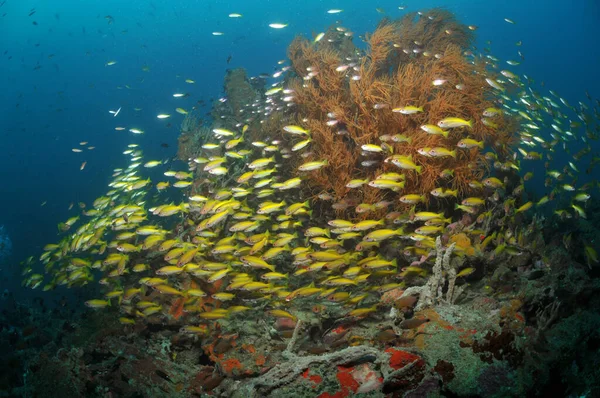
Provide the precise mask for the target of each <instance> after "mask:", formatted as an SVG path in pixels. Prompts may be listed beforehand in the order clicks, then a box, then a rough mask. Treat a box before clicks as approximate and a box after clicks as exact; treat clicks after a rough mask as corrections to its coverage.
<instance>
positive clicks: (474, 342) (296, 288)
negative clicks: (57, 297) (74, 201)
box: [18, 9, 600, 398]
mask: <svg viewBox="0 0 600 398" xmlns="http://www.w3.org/2000/svg"><path fill="white" fill-rule="evenodd" d="M364 40H365V43H366V44H367V48H366V50H361V49H360V48H359V47H358V46H355V45H354V43H353V34H352V32H349V31H348V30H347V29H345V28H343V27H341V26H333V27H331V28H330V29H329V30H328V31H327V32H325V33H324V34H323V35H322V36H321V35H320V36H318V39H317V38H315V39H314V40H312V41H309V40H307V39H304V38H301V37H298V38H296V39H295V40H294V41H293V42H292V43H291V44H290V46H289V49H288V56H289V59H290V63H291V64H290V65H289V66H285V67H283V68H282V69H281V70H280V71H278V72H277V73H278V75H279V76H282V79H281V80H280V81H278V82H276V83H275V84H273V85H271V86H270V87H269V88H268V89H266V87H265V83H266V78H262V77H261V78H248V77H247V75H246V72H245V71H244V70H243V69H235V70H230V71H228V72H227V75H226V77H225V84H224V89H225V93H226V97H224V98H221V99H220V100H218V101H216V102H215V103H214V104H213V109H212V121H211V122H210V125H209V123H208V122H207V121H204V120H201V119H200V118H199V117H198V116H197V115H194V114H193V113H191V114H188V115H187V116H186V118H185V119H184V123H183V125H182V131H181V136H180V138H179V151H178V157H179V159H180V160H182V161H184V162H187V165H188V169H187V171H176V170H174V169H172V170H168V171H167V172H165V173H164V175H165V176H168V177H172V178H175V179H176V180H177V181H176V182H174V183H173V185H172V187H173V188H175V189H183V190H184V191H183V192H185V194H184V195H181V194H179V195H173V194H171V193H169V196H168V197H169V199H168V200H165V199H164V197H165V196H167V195H165V196H163V197H161V196H160V195H149V189H148V187H149V185H148V184H150V183H151V181H150V179H147V180H146V179H143V178H142V177H141V176H140V175H138V174H137V173H138V169H137V168H138V166H139V165H140V164H141V163H140V162H138V161H139V160H140V159H141V158H142V156H143V154H142V151H141V150H133V149H132V150H131V151H130V155H131V157H132V162H133V163H132V164H131V165H130V166H129V167H127V168H124V169H121V170H120V171H115V175H114V180H113V181H112V182H111V184H110V188H111V190H110V191H109V192H107V193H106V195H105V196H103V197H100V198H98V199H96V200H95V201H94V203H93V205H92V207H91V208H89V209H87V210H84V211H83V216H85V217H86V218H84V219H82V220H81V221H80V220H79V218H78V217H77V218H73V219H69V220H67V222H65V223H62V224H61V228H60V230H61V232H62V233H63V235H62V239H61V240H60V242H58V243H56V244H49V245H47V246H46V247H45V248H44V253H43V254H42V255H41V256H40V262H41V263H42V265H43V267H44V272H45V274H44V275H42V274H39V273H36V272H35V271H34V267H35V264H33V260H31V261H28V262H27V263H26V264H24V271H23V274H24V277H25V282H24V283H25V285H27V286H29V287H32V288H37V287H38V286H40V285H42V284H44V285H43V286H44V289H45V290H50V289H55V288H58V287H60V286H63V285H66V286H68V287H82V286H85V292H84V294H85V295H86V297H85V299H84V300H85V303H86V305H87V306H88V307H91V308H93V309H95V310H101V309H104V310H105V311H104V312H101V311H98V312H94V313H92V314H91V315H89V316H88V317H87V318H86V319H85V320H82V321H81V325H83V326H81V327H80V328H78V329H77V330H76V332H73V333H70V334H69V338H68V342H57V343H56V345H53V346H44V349H43V350H42V351H43V352H42V355H37V356H36V357H35V359H34V360H32V359H28V360H24V359H22V358H21V359H22V362H23V364H24V367H25V368H26V369H27V372H26V373H25V374H26V375H27V377H26V378H23V383H22V384H21V385H20V386H19V387H18V388H21V389H22V390H23V391H33V392H36V393H38V394H39V391H46V392H47V393H46V395H48V396H54V395H56V396H65V395H86V396H115V395H116V396H125V397H127V396H131V397H134V396H140V395H142V396H157V397H159V396H170V397H172V396H204V395H205V394H209V393H210V394H212V395H214V396H261V397H262V396H273V397H282V396H298V395H305V396H319V397H321V398H327V397H346V396H352V395H355V394H363V393H364V394H369V396H384V395H386V396H392V397H400V396H408V397H417V396H428V395H431V396H435V395H436V394H437V395H442V394H445V395H455V396H478V395H479V396H490V397H495V396H497V397H506V396H515V397H516V396H524V395H527V394H528V393H532V392H540V391H536V389H537V388H538V387H537V386H538V385H537V384H536V383H537V381H536V378H537V380H544V381H545V383H546V384H545V385H549V384H550V379H551V377H552V376H553V375H555V374H560V375H561V377H565V378H572V377H577V375H578V374H585V375H586V376H587V377H586V380H582V381H581V382H579V383H575V384H574V387H573V388H574V390H573V391H564V392H565V393H579V394H584V393H587V392H588V391H592V390H594V389H595V388H596V387H595V386H594V382H593V381H592V377H593V376H596V375H597V371H595V370H593V369H592V368H591V367H590V366H589V364H590V363H591V362H593V361H595V360H596V359H597V354H589V353H587V354H586V350H587V349H589V348H594V347H596V344H597V341H598V339H597V336H596V334H597V332H596V331H595V330H597V328H596V329H594V327H596V326H597V323H598V319H597V317H592V316H590V317H588V318H587V319H584V318H581V316H583V315H586V313H585V311H581V310H580V308H581V307H580V303H581V302H586V303H587V302H589V303H591V304H592V305H593V306H594V308H597V307H598V303H597V300H596V298H595V297H597V292H598V290H599V287H600V286H598V284H597V283H596V281H595V280H594V279H593V278H592V275H593V274H592V273H593V272H594V268H593V267H594V265H595V264H596V263H597V262H598V260H597V256H596V254H595V250H594V248H593V247H592V245H591V244H590V239H591V238H590V236H591V235H592V234H593V232H594V231H595V230H594V226H593V225H587V231H586V230H584V231H583V232H575V231H580V229H579V228H577V227H576V226H573V228H572V229H573V231H572V234H569V235H563V236H562V237H561V238H560V239H562V244H558V245H557V244H555V243H556V242H554V243H553V242H552V239H556V238H554V237H550V236H548V235H549V234H548V233H546V235H545V236H544V235H542V234H540V233H539V232H538V231H539V230H541V229H542V228H544V227H545V226H546V225H548V223H549V221H547V219H546V218H544V217H541V216H539V215H538V214H536V215H535V216H531V215H530V213H527V211H528V210H529V209H531V208H532V207H533V206H534V203H533V201H526V200H527V199H526V198H527V197H526V196H525V194H524V190H525V187H524V182H525V180H526V178H525V176H523V177H521V175H520V171H521V159H520V158H519V157H518V156H519V154H520V155H521V157H522V158H523V159H522V160H523V161H525V160H530V159H539V157H540V156H541V155H539V154H536V153H535V152H527V151H525V150H524V149H523V148H522V147H521V146H518V147H517V145H516V144H517V143H522V142H527V143H528V145H529V146H535V145H537V144H536V143H535V142H544V143H546V142H545V141H544V139H542V138H540V137H537V136H535V137H537V138H538V140H535V139H534V138H531V137H533V134H532V133H531V131H532V130H535V129H537V128H538V126H537V124H532V123H533V120H535V122H536V123H539V124H540V125H541V124H542V121H543V118H542V117H541V116H539V114H538V112H539V110H540V109H544V108H543V106H542V105H539V106H528V107H526V108H518V109H517V108H513V104H515V103H516V104H518V103H519V102H521V103H522V102H523V101H513V102H510V104H507V103H508V102H509V101H510V100H511V98H510V97H509V96H508V94H511V92H517V91H521V89H522V88H523V84H524V83H522V82H521V81H520V80H519V78H518V77H516V76H514V77H513V75H512V74H511V73H510V72H507V71H502V72H504V73H502V72H500V73H499V72H497V67H496V65H495V63H494V62H493V59H492V58H490V57H485V56H476V55H474V54H473V53H472V52H471V51H470V50H469V46H470V45H471V44H472V41H473V35H472V32H471V30H470V28H468V27H466V26H464V25H462V24H460V23H459V22H458V21H457V20H456V19H455V18H454V16H453V15H452V14H451V13H449V12H448V11H445V10H439V9H434V10H431V11H428V12H427V13H420V14H416V13H412V14H407V15H406V16H405V17H403V18H401V19H399V20H394V21H393V20H388V19H384V20H383V21H382V22H381V23H380V24H379V26H378V27H377V29H376V30H375V31H374V32H373V33H372V34H368V35H365V36H364ZM284 72H285V73H284ZM499 74H501V76H504V77H506V80H504V79H503V78H500V77H499ZM523 91H524V90H523ZM525 92H526V91H525ZM532 96H534V98H537V97H538V95H537V94H532ZM540 101H541V100H540ZM525 102H526V103H529V102H527V101H525ZM514 106H517V105H514ZM500 108H501V109H500ZM523 109H525V110H523ZM530 115H531V116H530ZM530 122H531V123H530ZM527 125H530V126H529V127H527ZM531 126H534V127H531ZM526 127H527V128H528V129H529V130H526V129H525V128H526ZM555 130H556V129H555ZM523 131H525V132H523ZM539 140H541V141H539ZM534 141H535V142H534ZM546 146H548V145H546ZM523 153H525V155H523ZM133 159H135V160H133ZM169 167H170V166H169ZM565 167H566V166H565ZM140 174H141V172H140ZM559 174H560V173H559ZM486 177H487V178H486ZM159 184H162V185H161V187H162V188H160V189H166V187H167V186H168V185H169V184H168V182H161V183H159ZM157 188H159V186H158V185H157ZM563 190H566V189H563ZM176 192H177V191H176ZM549 196H552V197H554V193H553V194H552V195H549ZM549 196H548V197H546V198H545V201H546V202H543V201H542V199H540V201H539V202H537V204H536V207H537V206H543V205H544V203H547V202H548V201H550V200H553V199H551V198H550V197H549ZM173 197H176V198H177V199H176V200H177V201H179V203H178V204H175V201H174V199H172V198H173ZM169 202H170V203H169ZM572 207H573V209H574V210H575V211H576V212H577V214H583V215H582V216H577V218H575V220H571V221H569V220H568V219H567V216H565V219H564V220H561V221H559V222H564V223H569V222H572V223H575V222H578V223H582V220H581V219H580V218H584V216H585V211H584V210H583V209H579V208H578V207H577V206H572ZM562 214H564V213H562ZM567 214H570V213H567ZM561 217H562V216H561ZM550 222H552V223H554V222H557V221H555V220H554V221H550ZM575 249H578V250H580V251H581V253H584V254H581V253H580V254H579V255H578V256H574V255H573V253H572V251H573V250H575ZM590 269H591V270H590ZM48 279H49V280H48ZM95 282H97V283H95ZM567 320H570V322H567ZM23 330H24V329H23ZM23 330H20V331H19V333H24V331H23ZM569 333H570V335H569ZM575 338H578V339H579V341H581V342H582V344H583V345H582V346H580V347H576V348H573V347H574V346H575V345H576V344H575V343H574V341H573V339H575ZM564 341H569V343H570V344H572V345H563V342H564ZM548 347H551V348H552V349H554V350H555V352H554V353H553V355H548V356H547V357H545V355H546V354H547V353H548V352H547V351H548ZM574 359H579V360H580V361H581V364H579V363H576V366H573V365H571V364H569V361H573V360H574ZM580 367H581V370H580ZM561 368H562V370H558V369H561ZM566 368H569V370H564V369H566ZM52 379H60V380H61V382H60V383H56V385H55V386H51V385H49V384H48V381H49V380H52ZM513 380H517V381H518V383H517V384H516V385H511V383H509V381H513ZM25 381H26V383H25ZM594 391H595V390H594Z"/></svg>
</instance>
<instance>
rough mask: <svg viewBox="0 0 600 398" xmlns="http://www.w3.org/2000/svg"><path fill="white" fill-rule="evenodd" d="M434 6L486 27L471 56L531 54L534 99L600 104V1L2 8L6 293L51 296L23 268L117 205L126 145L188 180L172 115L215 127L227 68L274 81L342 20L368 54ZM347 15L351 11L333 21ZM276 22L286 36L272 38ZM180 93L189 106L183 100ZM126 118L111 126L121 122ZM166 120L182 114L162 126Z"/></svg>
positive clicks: (138, 2) (111, 3) (7, 0)
mask: <svg viewBox="0 0 600 398" xmlns="http://www.w3.org/2000/svg"><path fill="white" fill-rule="evenodd" d="M399 6H405V7H406V8H405V10H400V9H399ZM432 7H443V8H446V9H448V10H450V11H452V12H453V13H455V15H456V16H457V18H458V19H459V21H460V22H463V23H465V24H468V25H476V26H477V27H478V29H477V30H476V31H475V35H476V41H475V46H474V50H473V52H475V53H479V52H484V51H485V50H484V49H485V48H489V49H490V54H492V55H493V56H495V57H497V58H500V59H515V60H520V59H521V57H520V56H519V54H518V53H517V51H520V52H521V53H522V55H523V59H522V63H521V65H519V66H516V67H512V68H511V70H513V71H514V72H515V73H518V74H521V75H523V74H524V75H527V76H528V77H529V78H530V79H532V80H533V81H535V84H534V85H533V86H534V87H536V88H538V89H542V87H545V89H551V90H553V91H554V92H556V93H557V94H559V95H560V96H561V97H562V98H564V99H566V100H567V101H568V102H569V103H571V104H577V102H578V101H585V100H586V92H587V93H589V95H590V96H591V97H592V98H599V97H600V77H599V75H598V71H600V52H598V51H597V46H598V44H597V43H598V38H600V2H598V1H594V0H581V1H572V2H569V1H556V0H550V1H545V2H540V1H515V0H508V1H502V2H490V1H466V0H463V1H430V0H427V1H410V0H407V1H384V0H382V1H375V2H367V1H361V0H353V1H313V0H306V1H303V2H299V1H290V0H288V1H286V0H281V1H272V0H268V1H262V0H261V1H258V0H255V1H240V0H236V1H215V0H208V1H200V0H196V1H184V0H173V1H168V2H160V1H156V0H155V1H147V0H131V1H120V0H106V1H101V2H99V1H98V2H82V1H80V0H55V1H52V2H49V1H33V0H18V1H17V0H0V90H1V95H0V181H1V184H0V186H1V187H2V188H1V190H0V192H1V193H2V194H1V195H0V226H3V231H4V233H5V234H6V236H8V237H9V238H10V241H11V242H12V244H11V246H12V248H11V250H10V254H7V255H6V256H4V257H3V258H0V290H2V291H9V292H11V293H12V294H14V295H15V297H17V298H18V299H19V300H28V299H31V298H32V297H34V296H38V295H40V293H39V291H31V290H29V289H25V288H22V287H21V279H22V277H21V269H20V266H19V263H20V262H22V261H24V260H25V259H26V258H28V257H30V256H34V257H36V258H37V257H38V256H39V255H40V254H41V252H42V248H43V246H44V245H45V244H47V243H50V242H55V241H57V240H58V239H59V238H60V237H59V233H58V232H59V231H58V229H57V224H58V223H59V222H62V221H65V220H66V219H68V218H69V217H72V216H74V215H76V214H78V211H79V203H85V204H87V205H88V206H89V205H90V204H91V202H93V200H94V199H95V198H97V197H99V196H101V195H103V194H105V192H106V190H107V184H108V183H109V182H110V181H111V179H112V178H111V174H112V171H113V169H114V168H117V167H124V166H125V165H126V164H127V162H128V161H129V159H128V157H126V156H125V155H123V153H122V152H123V150H124V149H125V148H126V146H127V144H130V143H136V144H139V146H140V148H141V149H143V151H144V156H145V159H162V160H166V159H168V160H170V161H171V162H174V163H175V164H176V165H177V167H178V168H179V169H184V168H185V167H186V164H185V163H183V162H180V161H177V160H173V159H174V158H175V156H176V152H177V139H178V137H179V134H180V129H179V127H180V123H181V121H182V120H183V116H182V115H179V114H177V113H176V112H175V111H174V110H175V108H176V107H178V106H181V107H184V108H186V109H191V108H192V107H197V112H198V113H199V114H200V115H205V114H206V115H208V113H209V112H210V110H211V107H212V104H213V101H215V100H217V99H219V98H221V97H222V96H223V95H224V93H223V78H224V76H225V73H226V71H227V70H228V69H232V68H238V67H243V68H245V69H246V70H247V73H248V75H249V76H257V75H259V74H261V73H272V72H273V71H274V70H275V68H276V66H277V62H278V61H279V60H283V59H286V48H287V46H288V44H289V43H290V42H291V41H292V39H293V38H294V37H295V36H297V35H303V36H305V37H308V38H312V37H314V36H315V35H316V34H317V33H318V32H322V31H325V30H326V29H327V28H328V27H330V26H332V25H333V24H334V23H336V21H340V23H341V24H342V25H343V26H345V27H348V28H349V29H351V30H352V31H353V32H355V38H354V42H355V43H360V41H361V39H360V38H359V36H360V35H363V34H364V32H371V31H373V30H374V29H375V27H376V26H377V23H378V22H379V21H380V20H381V19H382V18H383V17H389V18H392V19H393V18H397V17H400V16H401V15H403V14H404V13H406V12H409V11H418V10H427V9H429V8H432ZM335 8H338V9H342V10H343V12H341V13H339V14H328V13H327V12H326V11H327V10H329V9H335ZM230 13H240V14H242V15H243V16H242V17H241V18H229V17H228V14H230ZM504 18H510V19H511V20H513V21H515V22H516V23H515V24H510V23H507V22H506V21H505V20H504ZM273 22H281V23H285V24H288V26H287V27H285V28H284V29H272V28H270V27H269V26H268V25H269V24H270V23H273ZM213 32H222V33H223V35H219V36H215V35H213V34H212V33H213ZM519 41H521V42H522V45H521V46H516V45H515V43H516V42H519ZM359 46H362V47H364V44H359ZM112 61H116V63H115V64H114V65H107V63H110V62H112ZM186 79H193V80H194V82H195V83H194V84H189V83H186V82H185V80H186ZM177 92H181V93H189V94H190V96H189V97H187V98H184V99H178V98H173V96H172V94H173V93H177ZM119 108H120V109H121V110H120V112H119V114H118V116H117V117H113V115H112V114H111V113H110V112H109V111H116V110H117V109H119ZM136 109H137V110H136ZM160 113H169V114H171V115H172V116H171V117H170V118H169V119H166V120H158V119H157V118H156V115H157V114H160ZM208 117H209V116H207V118H208ZM115 126H126V127H127V128H131V127H137V128H140V129H142V130H144V132H145V133H144V134H142V135H133V134H131V133H130V132H128V131H127V130H124V131H115ZM80 142H87V144H85V145H80ZM586 145H588V144H587V143H584V142H575V143H573V148H578V149H581V148H583V147H585V146H586ZM589 145H591V150H592V153H593V154H596V153H597V152H599V151H600V146H599V145H598V143H597V142H596V141H591V142H590V144H589ZM89 146H93V147H95V148H94V149H85V148H87V147H89ZM72 148H84V149H83V152H81V153H75V152H73V151H72ZM573 152H576V150H574V151H573ZM565 156H568V155H565ZM569 160H570V159H569V158H568V157H567V158H557V159H555V161H556V162H557V164H564V163H565V162H566V161H569ZM83 162H85V167H84V168H83V169H82V170H80V169H81V168H82V163H83ZM526 167H528V168H526V169H524V171H528V170H531V171H535V172H536V177H535V179H534V180H533V181H532V183H531V185H530V187H533V189H532V190H531V192H530V194H531V195H532V198H537V199H539V197H541V196H543V195H545V194H547V193H548V192H547V191H546V190H545V188H544V186H543V183H544V179H543V169H542V167H543V166H542V165H541V164H540V165H527V166H526ZM583 168H585V167H583ZM153 173H155V172H154V171H151V172H150V175H153ZM156 173H158V171H156ZM595 180H596V176H595V175H594V173H591V174H584V173H581V175H580V177H579V179H578V184H579V185H583V184H585V183H587V182H592V181H595ZM530 187H528V188H530ZM70 207H71V209H70ZM0 238H1V236H0ZM0 252H1V251H0ZM65 294H67V293H66V290H65V289H63V288H59V289H57V291H55V292H49V293H44V297H46V298H47V299H48V301H49V302H51V301H52V300H53V299H56V298H58V297H59V296H62V295H65ZM74 304H75V305H79V306H80V307H81V306H82V304H81V302H77V301H75V302H74Z"/></svg>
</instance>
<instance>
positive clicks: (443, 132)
mask: <svg viewBox="0 0 600 398" xmlns="http://www.w3.org/2000/svg"><path fill="white" fill-rule="evenodd" d="M449 134H450V132H449V131H448V130H444V131H442V135H443V136H444V138H448V135H449Z"/></svg>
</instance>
